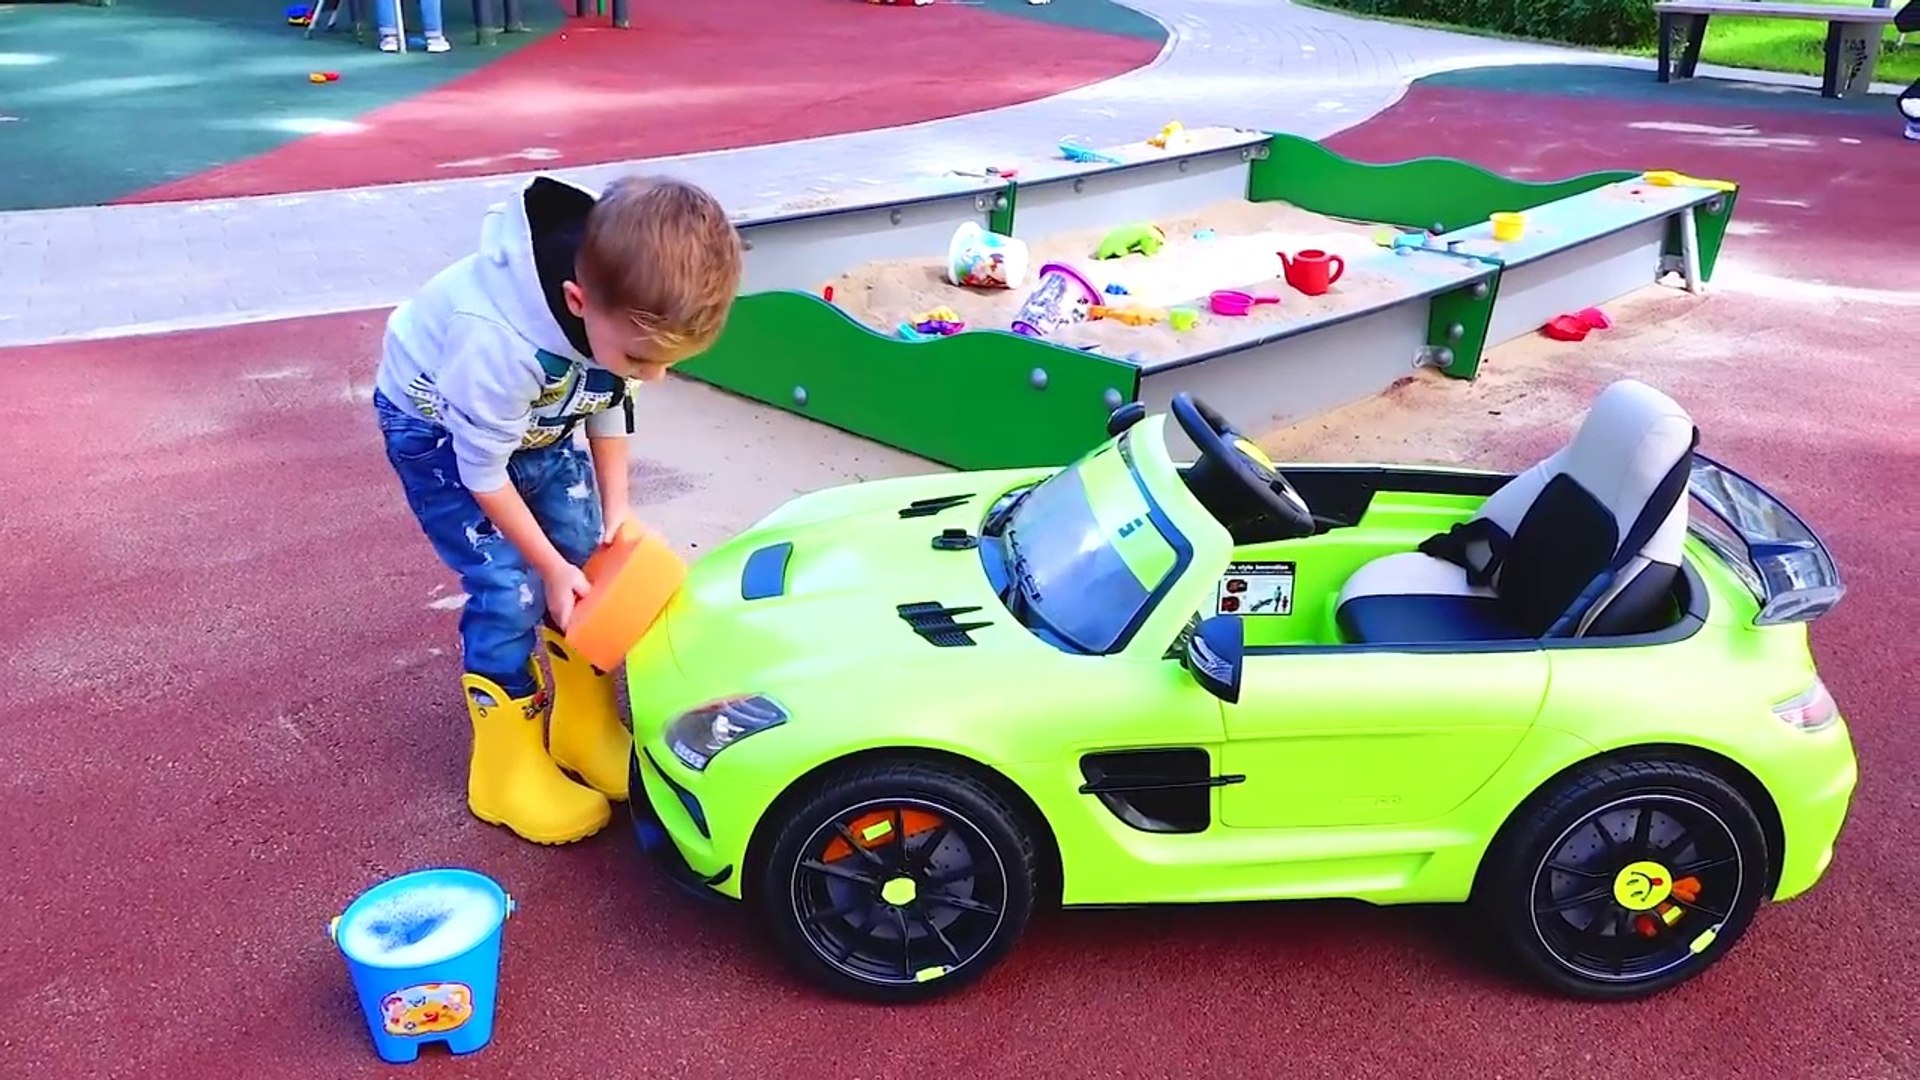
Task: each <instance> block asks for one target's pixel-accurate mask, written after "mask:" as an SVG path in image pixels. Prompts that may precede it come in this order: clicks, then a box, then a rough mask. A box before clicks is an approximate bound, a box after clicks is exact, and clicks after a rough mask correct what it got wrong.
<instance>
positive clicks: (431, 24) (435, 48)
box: [420, 0, 453, 53]
mask: <svg viewBox="0 0 1920 1080" xmlns="http://www.w3.org/2000/svg"><path fill="white" fill-rule="evenodd" d="M420 29H421V32H422V33H424V34H426V36H427V51H428V52H435V53H439V52H446V51H447V50H448V49H450V48H452V47H453V46H452V45H450V44H448V43H447V30H446V24H445V23H443V22H442V21H441V20H440V0H420Z"/></svg>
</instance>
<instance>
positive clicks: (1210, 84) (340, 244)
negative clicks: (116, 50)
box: [0, 0, 1651, 346]
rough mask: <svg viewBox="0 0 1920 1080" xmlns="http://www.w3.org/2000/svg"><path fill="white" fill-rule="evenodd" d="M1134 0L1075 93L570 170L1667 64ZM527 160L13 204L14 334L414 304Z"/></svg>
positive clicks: (863, 152)
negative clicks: (1492, 74)
mask: <svg viewBox="0 0 1920 1080" xmlns="http://www.w3.org/2000/svg"><path fill="white" fill-rule="evenodd" d="M1054 2H1055V3H1072V2H1073V0H1054ZM1127 2H1128V3H1129V4H1130V6H1134V7H1137V8H1139V9H1140V10H1142V11H1145V12H1147V13H1148V14H1150V15H1152V16H1154V17H1155V18H1157V19H1159V20H1161V21H1162V22H1163V23H1165V24H1166V25H1167V26H1168V27H1169V29H1170V30H1171V31H1172V36H1171V38H1170V40H1169V41H1168V43H1167V47H1166V49H1165V50H1163V52H1162V53H1161V55H1160V57H1159V59H1158V60H1156V61H1155V62H1154V63H1153V64H1152V65H1149V66H1148V67H1146V68H1143V69H1140V70H1138V71H1134V72H1131V73H1129V74H1127V75H1124V76H1121V77H1120V78H1117V79H1113V80H1111V81H1108V82H1104V83H1100V84H1097V85H1094V86H1088V87H1083V88H1081V89H1079V90H1075V91H1072V92H1070V93H1066V94H1062V95H1060V96H1058V97H1053V98H1047V99H1043V100H1040V101H1034V102H1028V103H1026V104H1022V105H1016V106H1011V107H1009V108H1004V109H997V110H994V111H991V112H985V113H976V114H972V115H968V116H962V117H956V118H953V119H949V120H940V121H934V122H930V123H925V124H917V125H912V126H909V127H904V128H892V129H887V130H882V131H869V132H861V133H857V134H850V135H837V136H831V137H827V138H821V139H811V140H806V141H803V142H794V143H782V144H776V145H770V146H760V147H753V148H750V149H744V150H731V151H722V152H715V153H706V154H697V155H689V156H683V157H677V158H668V159H656V160H654V161H650V162H626V163H617V164H612V165H602V166H590V167H583V168H577V169H566V170H558V171H559V172H560V173H561V175H564V176H568V177H570V178H574V179H578V180H581V181H583V182H585V183H588V184H598V183H602V182H604V181H605V180H607V179H609V178H611V177H612V176H614V175H616V174H618V173H621V172H626V171H629V170H632V169H636V168H644V167H647V166H664V167H665V168H667V169H669V170H671V171H672V172H674V173H676V174H678V175H681V176H685V177H687V178H689V179H691V180H694V181H696V182H699V183H702V184H705V185H707V186H709V187H710V188H711V189H712V190H713V191H714V192H715V193H716V194H717V195H719V196H720V197H721V198H722V199H723V200H724V201H725V202H726V203H727V204H728V205H730V206H743V205H755V204H766V203H778V202H781V201H784V200H786V199H789V198H800V197H807V196H815V195H818V194H819V193H822V192H828V191H834V190H840V189H845V188H847V187H857V186H861V185H864V184H871V183H876V182H883V181H897V180H902V179H905V178H909V177H913V176H917V175H930V174H938V173H941V172H945V171H946V170H948V169H951V168H954V167H956V166H966V165H973V166H978V165H980V164H984V163H989V162H991V161H993V160H994V159H996V158H1005V157H1007V156H1009V155H1010V154H1018V153H1022V152H1026V153H1032V152H1039V151H1042V150H1043V149H1044V148H1045V147H1048V146H1051V145H1052V144H1053V143H1055V142H1057V141H1058V140H1059V139H1060V138H1062V137H1065V136H1077V137H1079V138H1081V139H1083V140H1086V141H1088V142H1091V143H1093V144H1096V145H1098V144H1111V143H1119V142H1126V141H1130V140H1134V139H1138V138H1141V137H1143V136H1144V135H1146V134H1148V133H1150V132H1152V131H1153V130H1156V129H1157V128H1158V127H1159V126H1160V125H1161V124H1163V123H1165V122H1166V121H1168V120H1171V119H1178V120H1181V121H1183V122H1185V123H1187V124H1188V125H1190V126H1202V125H1208V124H1226V125H1237V126H1243V127H1249V128H1259V129H1265V130H1272V131H1284V132H1291V133H1295V134H1299V135H1303V136H1307V137H1310V138H1324V137H1326V136H1328V135H1331V134H1333V133H1335V132H1338V131H1341V130H1343V129H1345V128H1348V127H1351V126H1353V125H1355V124H1358V123H1360V122H1362V121H1364V120H1366V119H1367V118H1368V117H1370V116H1372V115H1374V114H1375V113H1377V112H1379V111H1380V110H1382V109H1384V108H1386V107H1387V106H1389V105H1391V104H1393V102H1394V101H1396V100H1398V98H1399V97H1400V95H1401V94H1402V93H1403V92H1404V90H1405V88H1406V86H1407V84H1408V83H1409V82H1411V81H1412V80H1414V79H1417V78H1419V77H1421V76H1423V75H1427V74H1432V73H1434V72H1437V71H1442V70H1448V69H1453V68H1460V67H1474V66H1481V65H1488V64H1503V63H1534V62H1553V61H1560V62H1566V61H1581V62H1589V63H1620V64H1626V65H1629V66H1649V67H1650V62H1647V61H1638V60H1633V59H1628V58H1620V57H1612V56H1600V55H1597V54H1593V53H1587V52H1583V51H1580V50H1575V49H1563V48H1553V47H1545V46H1536V45H1528V44H1522V43H1513V42H1506V41H1497V40H1491V39H1486V38H1479V37H1473V36H1470V35H1465V34H1453V33H1447V32H1444V31H1436V30H1425V29H1420V28H1416V27H1409V26H1400V25H1396V24H1392V23H1383V22H1370V21H1367V20H1362V19H1355V18H1349V17H1345V16H1341V15H1335V14H1331V13H1327V12H1322V11H1316V10H1313V9H1310V8H1303V7H1296V6H1293V5H1292V4H1288V3H1285V2H1282V0H1127ZM1649 78H1651V76H1649ZM524 176H525V174H518V175H509V176H499V177H488V178H479V179H473V180H462V181H449V182H428V183H417V184H399V185H387V186H379V187H366V188H350V189H343V190H338V191H329V192H321V193H316V194H303V195H287V196H262V197H255V198H242V199H219V200H208V201H204V202H184V203H159V204H149V205H132V206H110V207H77V208H69V209H59V210H42V211H31V212H23V213H14V214H0V297H6V298H7V301H8V302H7V304H6V306H5V307H4V308H0V346H9V345H23V344H32V343H40V342H46V341H54V340H61V339H68V340H70V339H74V338H97V337H113V336H122V335H128V334H135V333H148V332H155V331H161V330H174V329H186V328H192V327H204V326H217V325H225V324H231V323H241V322H251V321H261V320H267V319H277V318H285V317H291V316H297V315H312V314H321V313H326V312H334V311H351V310H360V309H366V308H377V307H384V306H387V305H391V304H394V303H398V302H399V301H400V300H402V299H404V298H405V297H406V296H407V295H408V294H409V293H410V292H411V291H412V290H413V289H415V288H416V287H418V285H419V284H420V282H422V281H424V280H426V278H428V277H429V276H431V275H432V274H433V273H434V272H435V271H437V270H438V269H440V268H441V267H442V266H444V265H445V264H446V263H447V262H448V261H450V260H452V259H453V258H456V257H458V256H459V255H460V254H461V253H463V252H466V251H468V250H471V247H472V245H473V243H474V238H475V235H476V229H477V224H478V221H479V218H480V214H481V212H482V211H483V210H484V209H485V208H486V206H487V205H488V204H490V203H492V202H494V201H496V200H497V199H499V198H500V197H501V195H502V193H503V192H506V191H508V190H510V189H511V188H513V187H515V186H517V185H518V184H519V183H521V182H522V180H523V179H524Z"/></svg>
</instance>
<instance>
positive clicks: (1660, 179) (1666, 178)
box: [1641, 169, 1740, 191]
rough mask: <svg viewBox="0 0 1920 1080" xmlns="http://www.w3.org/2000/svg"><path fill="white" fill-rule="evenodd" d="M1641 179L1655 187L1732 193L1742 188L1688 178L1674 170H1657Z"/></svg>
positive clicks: (1714, 181)
mask: <svg viewBox="0 0 1920 1080" xmlns="http://www.w3.org/2000/svg"><path fill="white" fill-rule="evenodd" d="M1641 178H1642V179H1644V180H1646V182H1647V183H1649V184H1652V185H1654V186H1655V187H1700V188H1710V189H1712V190H1714V191H1732V190H1734V189H1735V188H1737V187H1739V186H1740V185H1738V184H1735V183H1732V182H1730V181H1726V180H1705V179H1702V178H1700V177H1698V176H1688V175H1687V174H1686V173H1683V172H1674V171H1673V170H1672V169H1656V170H1654V171H1653V172H1648V173H1642V174H1641Z"/></svg>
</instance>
